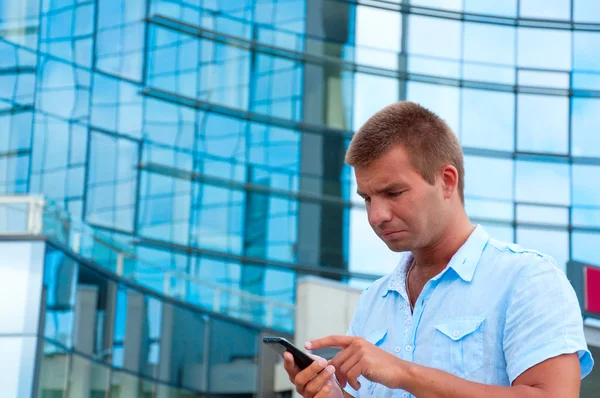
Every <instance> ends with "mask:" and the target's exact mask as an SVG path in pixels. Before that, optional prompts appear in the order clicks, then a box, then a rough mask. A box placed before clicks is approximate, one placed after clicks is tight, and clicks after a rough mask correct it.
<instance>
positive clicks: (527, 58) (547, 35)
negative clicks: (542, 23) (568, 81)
mask: <svg viewBox="0 0 600 398" xmlns="http://www.w3.org/2000/svg"><path fill="white" fill-rule="evenodd" d="M517 63H518V65H519V66H521V67H529V68H540V69H559V70H565V71H568V70H570V69H571V32H570V31H567V30H556V29H537V28H519V31H518V53H517Z"/></svg>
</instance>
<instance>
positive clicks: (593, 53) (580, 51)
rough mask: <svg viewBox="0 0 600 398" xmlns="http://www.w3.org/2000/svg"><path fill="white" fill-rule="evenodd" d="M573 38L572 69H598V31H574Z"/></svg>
mask: <svg viewBox="0 0 600 398" xmlns="http://www.w3.org/2000/svg"><path fill="white" fill-rule="evenodd" d="M574 34H575V36H574V38H573V42H574V43H573V46H574V48H573V69H576V70H581V71H600V59H599V57H598V54H600V33H592V32H575V33H574Z"/></svg>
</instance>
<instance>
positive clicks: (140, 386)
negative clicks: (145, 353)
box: [110, 371, 154, 398]
mask: <svg viewBox="0 0 600 398" xmlns="http://www.w3.org/2000/svg"><path fill="white" fill-rule="evenodd" d="M153 387H154V385H153V384H150V383H147V382H143V381H142V379H140V378H138V377H136V376H134V375H132V374H130V373H127V372H118V371H113V372H112V374H111V380H110V397H111V398H152V396H153Z"/></svg>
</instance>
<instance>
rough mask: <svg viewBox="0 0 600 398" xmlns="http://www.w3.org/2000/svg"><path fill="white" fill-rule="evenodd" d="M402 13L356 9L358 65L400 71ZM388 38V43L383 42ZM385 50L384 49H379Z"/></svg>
mask: <svg viewBox="0 0 600 398" xmlns="http://www.w3.org/2000/svg"><path fill="white" fill-rule="evenodd" d="M401 24H402V14H401V13H399V12H396V11H389V10H381V9H378V8H374V7H365V6H358V7H356V28H355V29H356V33H355V40H356V48H355V59H354V61H355V62H356V63H358V64H365V65H372V66H378V67H382V68H389V69H396V68H397V67H398V53H399V52H400V50H401V49H402V45H401V43H402V41H401V38H402V29H401V26H402V25H401ZM382 37H385V38H386V40H381V38H382ZM379 49H381V50H379Z"/></svg>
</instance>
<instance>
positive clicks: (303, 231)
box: [0, 0, 600, 303]
mask: <svg viewBox="0 0 600 398" xmlns="http://www.w3.org/2000/svg"><path fill="white" fill-rule="evenodd" d="M500 3H501V4H500ZM500 3H498V2H491V1H467V0H457V1H454V0H453V1H433V0H412V1H410V2H409V1H400V0H398V1H392V2H380V1H373V2H369V3H364V4H362V3H361V4H354V3H351V2H344V1H341V0H315V1H304V0H288V1H283V0H261V1H250V0H236V1H219V0H176V1H172V0H171V1H162V0H133V1H127V2H125V1H123V0H106V1H79V0H60V1H59V0H43V1H42V0H24V1H21V2H14V1H9V0H3V1H0V71H1V73H0V88H1V90H0V127H1V128H0V134H1V135H0V192H2V193H26V192H27V193H43V194H44V195H46V196H47V197H48V198H50V199H51V200H53V201H55V202H56V203H57V204H59V205H60V206H61V207H63V208H64V209H65V210H66V211H67V212H68V213H69V214H70V215H71V217H73V218H74V219H81V220H84V221H85V222H86V223H88V224H89V225H91V226H93V227H94V228H96V229H98V230H102V231H104V232H105V233H106V234H109V235H110V236H111V238H112V239H114V240H116V241H120V242H131V241H134V242H135V251H136V255H138V256H141V257H151V258H160V260H161V261H162V262H163V263H165V264H172V266H173V267H174V268H176V269H178V270H180V271H182V272H186V273H189V274H190V275H193V276H194V277H200V278H203V279H206V280H210V281H212V282H214V283H217V284H222V285H226V286H228V287H232V288H236V289H240V290H243V291H247V292H249V293H251V294H256V295H260V296H268V297H271V298H273V299H275V300H279V301H282V302H288V303H293V300H294V297H293V288H294V284H295V278H296V276H297V275H298V272H308V273H317V274H322V275H325V276H328V277H332V278H334V279H342V280H349V281H350V282H351V283H359V284H361V283H362V282H363V280H364V279H363V278H361V276H364V277H367V275H361V274H383V273H385V272H387V271H389V270H390V269H391V268H393V267H394V266H395V263H396V261H397V255H395V254H393V253H389V252H387V251H386V250H385V248H384V246H383V244H382V243H380V242H378V241H377V238H376V237H375V236H374V235H373V234H372V233H371V231H370V230H369V228H368V225H367V223H366V218H365V210H364V206H363V204H362V203H361V200H360V198H358V197H357V196H355V194H354V190H355V187H354V183H353V176H352V173H351V171H350V169H349V168H348V167H346V166H345V165H344V164H343V154H344V150H345V148H346V146H347V144H348V141H349V138H350V137H351V134H352V132H353V131H355V130H356V129H357V128H358V127H360V125H361V124H362V123H363V122H364V121H365V120H366V119H367V118H368V117H369V116H370V115H371V114H373V113H374V112H376V111H377V110H379V109H380V108H381V107H383V106H385V105H387V104H389V103H391V102H394V101H397V100H401V99H407V100H411V101H416V102H419V103H421V104H423V105H425V106H427V107H429V108H431V109H432V110H434V111H436V112H437V113H439V114H440V115H441V116H442V117H443V118H444V119H445V120H446V121H447V122H448V123H449V125H450V126H451V127H452V128H453V129H454V131H455V132H456V133H457V135H458V137H459V138H460V141H461V143H462V145H463V147H464V151H465V157H466V159H465V161H466V206H467V210H468V213H469V215H470V216H471V217H472V218H473V220H474V221H475V222H478V223H481V224H483V225H484V226H485V227H486V228H487V229H488V230H489V231H490V232H491V233H492V234H493V235H494V236H496V237H498V238H500V239H505V240H510V241H516V242H517V243H520V244H522V245H525V246H530V247H534V248H538V249H540V250H542V251H546V252H548V253H549V254H551V255H553V256H554V257H555V258H556V259H557V261H558V263H559V265H560V266H562V267H564V266H565V264H566V262H567V261H568V260H569V259H574V260H580V261H587V262H595V263H598V262H600V260H599V259H598V256H596V255H595V253H594V251H593V250H591V248H592V247H594V243H597V242H600V218H599V217H600V201H599V200H598V193H600V183H598V182H597V181H598V179H597V178H595V176H596V175H597V172H598V171H599V170H600V139H599V138H598V134H597V133H598V131H597V130H598V127H597V125H598V124H599V122H600V117H599V116H598V115H599V114H600V94H599V93H600V63H598V60H597V59H596V58H597V57H596V54H597V53H598V51H600V8H598V7H597V6H596V3H595V2H594V1H591V0H572V1H570V0H555V1H551V2H541V1H534V0H518V1H517V0H514V1H508V2H500ZM382 38H383V39H382ZM347 270H349V271H350V272H352V273H354V274H356V275H354V276H355V277H351V274H349V273H348V271H347ZM324 272H326V273H324ZM367 279H369V278H368V277H367Z"/></svg>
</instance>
